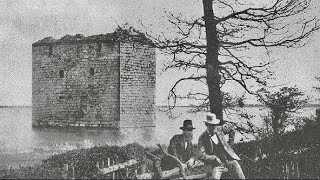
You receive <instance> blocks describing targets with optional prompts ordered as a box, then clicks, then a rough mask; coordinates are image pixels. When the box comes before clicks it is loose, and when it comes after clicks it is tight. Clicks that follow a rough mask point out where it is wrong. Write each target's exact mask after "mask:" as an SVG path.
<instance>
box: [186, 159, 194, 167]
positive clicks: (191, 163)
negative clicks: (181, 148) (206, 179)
mask: <svg viewBox="0 0 320 180" xmlns="http://www.w3.org/2000/svg"><path fill="white" fill-rule="evenodd" d="M194 162H195V161H194V158H190V159H189V160H188V161H187V162H186V164H187V167H188V168H192V166H193V165H194Z"/></svg>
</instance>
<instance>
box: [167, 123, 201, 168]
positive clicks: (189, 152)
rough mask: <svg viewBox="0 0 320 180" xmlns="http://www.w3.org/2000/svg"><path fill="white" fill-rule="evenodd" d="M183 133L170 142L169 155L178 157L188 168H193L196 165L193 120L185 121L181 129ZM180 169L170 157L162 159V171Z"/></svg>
mask: <svg viewBox="0 0 320 180" xmlns="http://www.w3.org/2000/svg"><path fill="white" fill-rule="evenodd" d="M180 129H181V130H182V131H183V132H182V134H177V135H174V136H173V137H172V139H171V140H170V145H169V147H168V153H169V154H171V155H173V156H175V157H177V158H178V159H179V160H180V161H181V162H182V163H184V164H186V165H187V167H192V165H193V164H194V155H193V148H192V138H193V133H192V131H193V129H195V128H194V127H193V126H192V121H191V120H185V121H184V122H183V127H180ZM175 167H178V164H177V163H176V162H175V161H173V160H172V159H171V158H170V157H167V156H164V157H163V158H162V159H161V169H162V170H163V171H166V170H170V169H173V168H175Z"/></svg>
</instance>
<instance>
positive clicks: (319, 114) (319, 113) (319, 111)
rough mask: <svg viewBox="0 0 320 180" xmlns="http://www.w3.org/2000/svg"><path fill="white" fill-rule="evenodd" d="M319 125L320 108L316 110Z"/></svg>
mask: <svg viewBox="0 0 320 180" xmlns="http://www.w3.org/2000/svg"><path fill="white" fill-rule="evenodd" d="M316 120H317V124H318V125H320V108H318V109H316Z"/></svg>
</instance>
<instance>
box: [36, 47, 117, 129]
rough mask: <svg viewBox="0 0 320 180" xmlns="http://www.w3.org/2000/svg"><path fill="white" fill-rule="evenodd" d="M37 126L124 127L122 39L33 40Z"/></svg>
mask: <svg viewBox="0 0 320 180" xmlns="http://www.w3.org/2000/svg"><path fill="white" fill-rule="evenodd" d="M32 55H33V57H32V58H33V90H32V95H33V102H32V103H33V125H34V126H39V125H59V126H60V125H63V126H64V125H66V126H68V125H70V126H106V127H119V120H120V119H119V118H120V117H119V65H120V64H119V43H118V42H112V41H110V42H78V43H77V42H75V43H52V44H50V43H48V44H34V45H33V48H32Z"/></svg>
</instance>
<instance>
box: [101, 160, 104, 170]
mask: <svg viewBox="0 0 320 180" xmlns="http://www.w3.org/2000/svg"><path fill="white" fill-rule="evenodd" d="M101 168H104V160H102V161H101Z"/></svg>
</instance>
